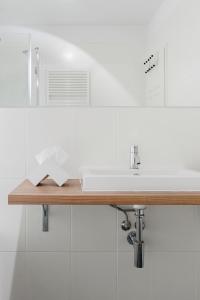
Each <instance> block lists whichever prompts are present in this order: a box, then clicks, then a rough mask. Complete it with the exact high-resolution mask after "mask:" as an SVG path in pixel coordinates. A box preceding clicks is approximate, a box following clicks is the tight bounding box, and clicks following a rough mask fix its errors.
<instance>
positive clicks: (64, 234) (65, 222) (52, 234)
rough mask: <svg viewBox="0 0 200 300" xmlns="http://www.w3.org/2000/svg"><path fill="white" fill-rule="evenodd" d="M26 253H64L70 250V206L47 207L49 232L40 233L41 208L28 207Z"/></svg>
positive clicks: (37, 206)
mask: <svg viewBox="0 0 200 300" xmlns="http://www.w3.org/2000/svg"><path fill="white" fill-rule="evenodd" d="M26 224H27V226H26V228H27V229H26V249H27V250H28V251H66V250H69V249H70V206H65V205H60V206H55V205H51V206H49V231H48V232H43V231H42V206H41V205H36V206H28V208H27V217H26Z"/></svg>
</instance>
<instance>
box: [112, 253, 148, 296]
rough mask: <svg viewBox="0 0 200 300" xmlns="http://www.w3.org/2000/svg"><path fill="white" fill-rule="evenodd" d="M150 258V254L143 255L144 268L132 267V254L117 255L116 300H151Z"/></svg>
mask: <svg viewBox="0 0 200 300" xmlns="http://www.w3.org/2000/svg"><path fill="white" fill-rule="evenodd" d="M152 272H153V270H152V258H151V253H148V252H146V253H145V255H144V268H143V269H137V268H136V267H135V266H134V252H133V251H132V252H120V253H119V254H118V276H117V278H118V283H117V290H118V298H117V299H118V300H121V299H126V300H132V299H137V300H145V299H148V300H151V299H152V300H153V298H152V297H151V295H152V279H151V274H152Z"/></svg>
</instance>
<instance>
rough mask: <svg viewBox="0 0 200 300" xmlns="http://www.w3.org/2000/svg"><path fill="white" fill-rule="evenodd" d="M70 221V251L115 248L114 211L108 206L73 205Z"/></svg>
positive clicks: (110, 249) (111, 249)
mask: <svg viewBox="0 0 200 300" xmlns="http://www.w3.org/2000/svg"><path fill="white" fill-rule="evenodd" d="M71 222H72V224H71V247H72V251H73V250H78V251H85V250H90V251H108V250H109V251H114V250H115V249H116V211H115V210H114V209H113V208H111V207H110V206H104V205H103V206H102V205H97V206H96V205H82V206H81V205H78V206H76V205H74V206H72V217H71Z"/></svg>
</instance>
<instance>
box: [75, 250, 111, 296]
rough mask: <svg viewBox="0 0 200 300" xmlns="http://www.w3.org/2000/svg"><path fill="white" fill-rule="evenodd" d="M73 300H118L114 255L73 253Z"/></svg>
mask: <svg viewBox="0 0 200 300" xmlns="http://www.w3.org/2000/svg"><path fill="white" fill-rule="evenodd" d="M71 264H72V265H71V268H72V280H71V284H72V295H71V300H78V299H81V300H94V299H95V300H102V299H104V300H116V268H115V264H116V258H115V254H114V253H108V252H107V253H106V252H96V253H94V252H85V253H83V252H82V253H81V252H76V253H75V252H74V253H72V262H71Z"/></svg>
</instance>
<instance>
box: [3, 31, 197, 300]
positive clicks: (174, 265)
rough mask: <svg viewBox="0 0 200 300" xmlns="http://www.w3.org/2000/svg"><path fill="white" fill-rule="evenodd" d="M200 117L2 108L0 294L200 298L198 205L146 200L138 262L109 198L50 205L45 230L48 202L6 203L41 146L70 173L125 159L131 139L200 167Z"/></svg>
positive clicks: (191, 112) (159, 157)
mask: <svg viewBox="0 0 200 300" xmlns="http://www.w3.org/2000/svg"><path fill="white" fill-rule="evenodd" d="M55 30H56V29H55ZM98 30H100V29H98ZM110 30H111V29H110ZM127 30H128V29H127ZM108 32H109V29H108ZM95 37H96V35H95V32H93V38H94V40H95ZM122 38H126V36H124V35H123V36H122ZM199 126H200V110H199V109H164V108H163V109H155V108H154V109H147V108H146V109H144V108H143V109H141V108H137V109H136V108H135V109H134V108H121V109H119V108H85V109H83V108H36V109H0V136H1V140H0V195H1V202H0V300H55V299H58V300H64V299H69V300H102V299H103V300H116V299H117V300H122V299H126V300H129V299H130V300H132V299H137V300H138V299H139V300H146V299H149V300H160V299H162V300H169V299H176V300H188V299H191V300H194V299H195V300H197V299H199V298H200V288H199V286H200V285H199V281H200V272H199V269H200V236H199V231H200V208H199V207H197V206H187V207H183V206H179V207H178V206H175V207H170V206H169V207H167V206H164V207H159V206H157V207H148V208H147V210H146V228H145V237H144V238H145V247H146V252H145V268H144V269H143V270H138V269H135V268H134V267H133V251H132V248H131V247H130V246H129V245H128V244H127V241H126V233H124V232H122V231H121V229H120V223H121V220H122V216H121V214H120V213H119V214H117V213H116V211H115V210H114V209H112V208H110V207H108V206H72V207H69V206H52V207H50V226H49V227H50V228H49V230H50V231H49V232H48V233H43V232H41V221H42V220H41V207H38V206H34V207H27V208H25V207H22V206H12V207H11V206H8V205H7V194H8V192H9V191H10V190H11V189H12V188H14V186H15V185H17V183H19V182H20V181H21V180H22V179H23V178H24V177H25V176H26V174H27V172H28V171H29V170H30V169H31V168H33V167H34V165H35V162H34V159H33V157H34V155H35V154H36V153H38V152H39V151H40V150H42V149H43V148H44V147H48V146H50V145H54V144H60V145H61V146H63V148H64V149H66V150H67V151H68V152H69V154H70V163H69V165H68V168H69V170H70V174H71V176H72V177H76V176H78V168H79V166H81V165H94V164H95V165H100V166H102V165H112V164H114V165H118V164H119V165H123V166H125V167H127V166H128V165H129V146H130V144H131V143H133V142H136V143H138V144H139V147H140V148H139V149H140V154H141V161H142V164H143V165H145V166H154V167H156V166H161V165H168V166H170V165H172V166H187V167H200V157H199V153H200V139H199V137H200V136H199V131H198V128H199ZM131 219H133V218H131Z"/></svg>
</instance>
